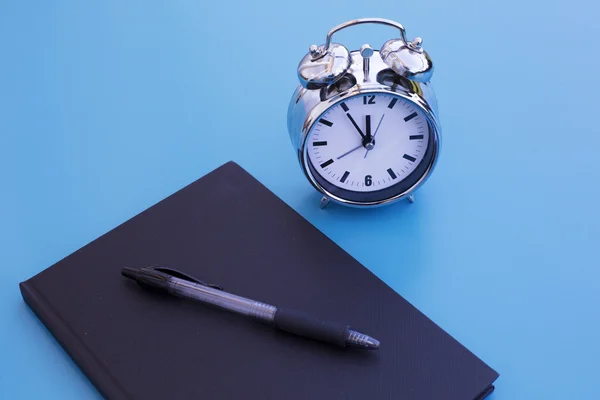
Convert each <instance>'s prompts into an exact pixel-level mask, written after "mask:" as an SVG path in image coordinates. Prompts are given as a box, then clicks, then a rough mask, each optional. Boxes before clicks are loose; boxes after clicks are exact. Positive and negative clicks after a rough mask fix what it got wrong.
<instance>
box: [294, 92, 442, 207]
mask: <svg viewBox="0 0 600 400" xmlns="http://www.w3.org/2000/svg"><path fill="white" fill-rule="evenodd" d="M430 136H431V135H430V128H429V123H428V121H427V118H426V117H425V114H424V113H423V112H422V111H421V110H420V109H419V108H418V107H416V106H415V105H414V104H412V103H411V102H409V101H407V100H405V99H403V98H402V97H399V96H395V95H393V94H388V93H374V94H367V95H365V94H361V95H357V96H354V97H350V98H346V99H344V101H342V102H339V103H337V104H335V105H334V106H332V107H331V108H329V109H328V110H327V111H325V112H324V113H323V114H322V115H321V116H320V117H319V120H318V121H316V122H315V123H314V125H313V127H312V129H311V131H310V132H309V135H308V138H307V142H306V152H307V155H308V159H309V161H310V167H311V170H312V172H313V175H315V176H318V178H319V179H318V180H319V181H320V183H322V184H323V185H324V186H326V187H328V190H329V191H333V192H338V193H337V194H341V195H344V197H346V198H348V197H349V198H355V199H356V200H359V201H360V200H365V201H368V200H377V199H376V198H375V197H373V196H369V195H368V193H369V192H381V191H384V192H385V193H383V194H382V195H383V198H385V197H386V196H388V197H392V196H394V195H396V194H398V193H400V192H401V191H403V190H406V189H407V188H408V187H410V186H411V184H410V183H409V185H408V187H406V186H407V185H406V184H404V185H403V184H401V183H402V182H405V181H407V180H411V181H413V182H412V184H414V183H416V181H417V180H418V179H419V178H420V177H421V176H422V173H424V172H425V168H423V167H422V165H423V164H427V163H424V160H425V159H431V155H432V151H428V150H430V149H429V147H430V146H429V144H430V141H431V138H430ZM425 167H426V166H425ZM419 169H420V170H423V171H422V173H421V175H419V171H418V170H419ZM416 175H418V176H416ZM405 183H406V182H405ZM393 188H396V190H394V189H393ZM361 194H362V195H361ZM379 197H381V196H379ZM378 199H379V200H381V199H380V198H378Z"/></svg>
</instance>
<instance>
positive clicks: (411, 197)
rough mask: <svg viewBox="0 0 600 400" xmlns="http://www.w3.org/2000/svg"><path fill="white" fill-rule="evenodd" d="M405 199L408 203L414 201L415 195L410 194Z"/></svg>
mask: <svg viewBox="0 0 600 400" xmlns="http://www.w3.org/2000/svg"><path fill="white" fill-rule="evenodd" d="M406 200H408V202H409V203H414V202H415V195H414V194H411V195H409V196H407V197H406Z"/></svg>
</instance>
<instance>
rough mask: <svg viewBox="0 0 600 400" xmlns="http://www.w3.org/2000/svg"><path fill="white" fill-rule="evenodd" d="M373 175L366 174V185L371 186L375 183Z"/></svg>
mask: <svg viewBox="0 0 600 400" xmlns="http://www.w3.org/2000/svg"><path fill="white" fill-rule="evenodd" d="M372 179H373V177H372V176H371V175H367V176H365V186H371V185H372V184H373V181H372Z"/></svg>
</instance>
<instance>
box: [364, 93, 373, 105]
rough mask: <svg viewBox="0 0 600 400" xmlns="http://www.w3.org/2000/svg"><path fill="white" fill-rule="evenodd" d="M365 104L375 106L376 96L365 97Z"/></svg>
mask: <svg viewBox="0 0 600 400" xmlns="http://www.w3.org/2000/svg"><path fill="white" fill-rule="evenodd" d="M367 98H368V99H367ZM363 104H375V95H373V96H365V97H363Z"/></svg>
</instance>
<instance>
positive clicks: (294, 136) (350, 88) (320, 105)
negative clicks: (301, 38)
mask: <svg viewBox="0 0 600 400" xmlns="http://www.w3.org/2000/svg"><path fill="white" fill-rule="evenodd" d="M369 22H371V23H381V24H385V25H391V26H395V27H400V28H401V29H400V32H401V38H400V39H397V40H389V41H388V42H386V43H385V44H384V46H383V47H382V49H381V50H380V51H377V50H373V49H371V47H370V46H369V45H364V46H362V47H361V49H360V50H356V51H352V52H349V56H348V57H347V58H348V67H347V68H346V69H345V70H343V71H342V72H340V69H343V67H344V65H345V63H346V61H345V60H344V59H342V60H341V61H340V60H339V59H338V60H335V57H330V60H326V57H323V55H324V54H325V52H326V51H327V46H329V47H330V48H333V49H335V53H336V54H341V55H342V56H345V55H344V52H343V51H340V46H341V45H339V44H335V43H334V44H332V43H331V35H332V34H333V33H334V32H336V31H337V30H340V29H343V28H345V27H348V26H351V25H355V24H359V23H369ZM398 42H401V43H398ZM403 44H404V45H403ZM403 46H404V47H403ZM411 46H412V47H411ZM420 46H421V39H420V38H416V39H415V40H414V41H413V42H406V40H405V35H404V30H403V28H402V26H401V25H400V24H397V23H395V22H393V21H388V20H382V19H361V20H354V21H349V22H347V23H344V24H342V25H339V26H338V27H336V28H334V29H332V30H331V31H330V33H329V34H328V36H327V41H326V45H325V46H321V47H316V46H314V45H313V46H311V48H310V52H309V54H307V55H306V56H305V57H304V59H303V60H302V61H301V63H300V65H299V70H298V74H299V80H300V82H301V84H300V85H298V87H297V88H296V90H295V92H294V94H293V96H292V98H291V100H290V103H289V107H288V132H289V135H290V139H291V141H292V145H293V147H294V149H295V150H296V152H297V156H298V161H299V163H300V166H301V168H302V171H303V172H304V174H305V176H306V177H307V179H308V180H309V182H310V183H311V184H312V186H313V187H314V188H315V189H316V190H317V191H319V192H320V193H321V194H322V195H323V199H322V202H321V205H322V206H324V205H326V204H327V203H328V202H329V201H334V202H337V203H340V204H343V205H348V206H355V207H373V206H381V205H386V204H391V203H393V202H396V201H398V200H401V199H404V198H406V199H408V200H409V201H412V200H413V197H412V194H413V193H414V191H415V190H416V189H417V188H418V187H420V186H421V185H422V184H423V183H424V182H425V181H426V180H427V178H428V177H429V176H430V174H431V172H432V171H433V169H434V167H435V165H436V162H437V159H438V155H439V150H440V145H441V128H440V123H439V117H438V108H437V100H436V97H435V93H434V91H433V88H432V85H431V83H430V82H429V78H430V76H431V73H432V71H433V65H432V64H431V60H430V59H429V56H428V55H427V54H426V53H424V52H423V51H422V50H421V47H420ZM401 47H402V48H401ZM407 51H410V52H411V53H412V54H410V55H409V56H410V57H412V58H410V57H408V61H407V62H405V61H406V57H405V54H403V52H404V53H405V52H407ZM382 53H383V55H384V57H385V58H387V59H388V63H386V62H385V61H384V59H382ZM390 53H391V54H390ZM311 54H312V55H313V56H312V58H313V60H315V61H317V62H318V61H319V59H318V57H319V56H321V57H322V58H321V60H325V61H327V62H326V64H328V65H329V66H333V68H334V69H333V70H331V69H327V65H326V66H325V67H323V66H322V64H321V65H317V63H316V62H315V61H313V62H314V63H315V68H313V69H312V71H311V69H310V67H311V66H312V65H311V66H309V68H306V66H307V63H308V62H310V59H311ZM332 54H333V53H332ZM398 55H399V57H398ZM415 56H416V57H415ZM402 57H405V59H404V60H403V59H402ZM338 58H339V57H338ZM390 59H392V60H391V61H390ZM405 67H406V70H405V69H403V68H405ZM411 68H413V69H412V70H411ZM306 71H308V73H307V72H306ZM311 72H312V75H311ZM321 77H322V78H321ZM377 94H386V95H393V96H395V97H398V98H400V99H404V100H405V101H406V102H408V103H410V104H412V105H413V106H414V107H415V108H417V109H418V110H419V111H420V112H422V113H423V114H424V115H425V117H426V120H427V125H428V130H429V132H428V134H429V142H428V151H429V156H428V158H427V159H424V160H423V161H422V162H423V163H426V165H424V166H422V167H421V168H420V172H419V176H418V179H413V180H414V183H413V184H411V185H410V186H409V187H407V188H404V190H402V191H401V192H398V193H393V194H392V195H390V196H388V197H385V198H379V199H376V200H368V201H359V200H356V199H350V198H348V196H340V195H339V193H334V192H335V191H333V190H330V189H328V188H327V187H326V186H327V185H324V184H323V180H322V179H319V176H318V172H317V171H315V169H314V168H311V163H310V160H309V157H308V154H307V150H308V142H309V137H310V133H311V130H312V129H313V128H314V126H315V124H316V123H317V122H318V121H319V119H320V118H321V116H322V115H323V114H324V113H326V112H327V111H328V110H330V109H331V108H332V107H335V106H337V105H339V104H340V103H342V102H344V101H347V100H348V99H351V98H353V97H355V96H360V95H377ZM365 148H366V149H369V147H365Z"/></svg>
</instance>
